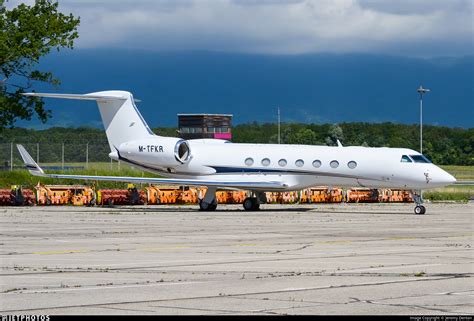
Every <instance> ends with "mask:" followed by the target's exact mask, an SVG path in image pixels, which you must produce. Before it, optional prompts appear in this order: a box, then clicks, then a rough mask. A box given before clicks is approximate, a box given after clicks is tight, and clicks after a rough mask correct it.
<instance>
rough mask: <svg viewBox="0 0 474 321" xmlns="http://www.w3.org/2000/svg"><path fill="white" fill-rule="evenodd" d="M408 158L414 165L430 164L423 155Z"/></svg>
mask: <svg viewBox="0 0 474 321" xmlns="http://www.w3.org/2000/svg"><path fill="white" fill-rule="evenodd" d="M410 157H411V159H413V160H414V161H415V163H431V162H430V161H429V159H428V158H426V157H425V156H423V155H410Z"/></svg>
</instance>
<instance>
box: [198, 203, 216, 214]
mask: <svg viewBox="0 0 474 321" xmlns="http://www.w3.org/2000/svg"><path fill="white" fill-rule="evenodd" d="M216 208H217V202H212V203H208V202H205V201H204V200H199V210H200V211H207V212H210V211H215V210H216Z"/></svg>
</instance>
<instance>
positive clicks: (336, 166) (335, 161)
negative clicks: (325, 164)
mask: <svg viewBox="0 0 474 321" xmlns="http://www.w3.org/2000/svg"><path fill="white" fill-rule="evenodd" d="M329 166H331V167H332V168H338V167H339V162H338V161H337V160H333V161H331V162H330V163H329Z"/></svg>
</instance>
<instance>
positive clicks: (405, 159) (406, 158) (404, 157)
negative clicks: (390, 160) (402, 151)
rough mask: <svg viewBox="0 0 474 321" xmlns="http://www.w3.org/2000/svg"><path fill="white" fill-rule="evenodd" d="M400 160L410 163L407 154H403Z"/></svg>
mask: <svg viewBox="0 0 474 321" xmlns="http://www.w3.org/2000/svg"><path fill="white" fill-rule="evenodd" d="M401 162H402V163H411V162H412V160H411V159H410V157H408V156H407V155H403V156H402V160H401Z"/></svg>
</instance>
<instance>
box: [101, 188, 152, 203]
mask: <svg viewBox="0 0 474 321" xmlns="http://www.w3.org/2000/svg"><path fill="white" fill-rule="evenodd" d="M146 200H147V195H146V194H145V192H144V191H139V190H137V188H136V187H135V186H134V185H133V184H129V185H128V189H101V190H98V191H97V204H99V205H143V204H145V203H146Z"/></svg>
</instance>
